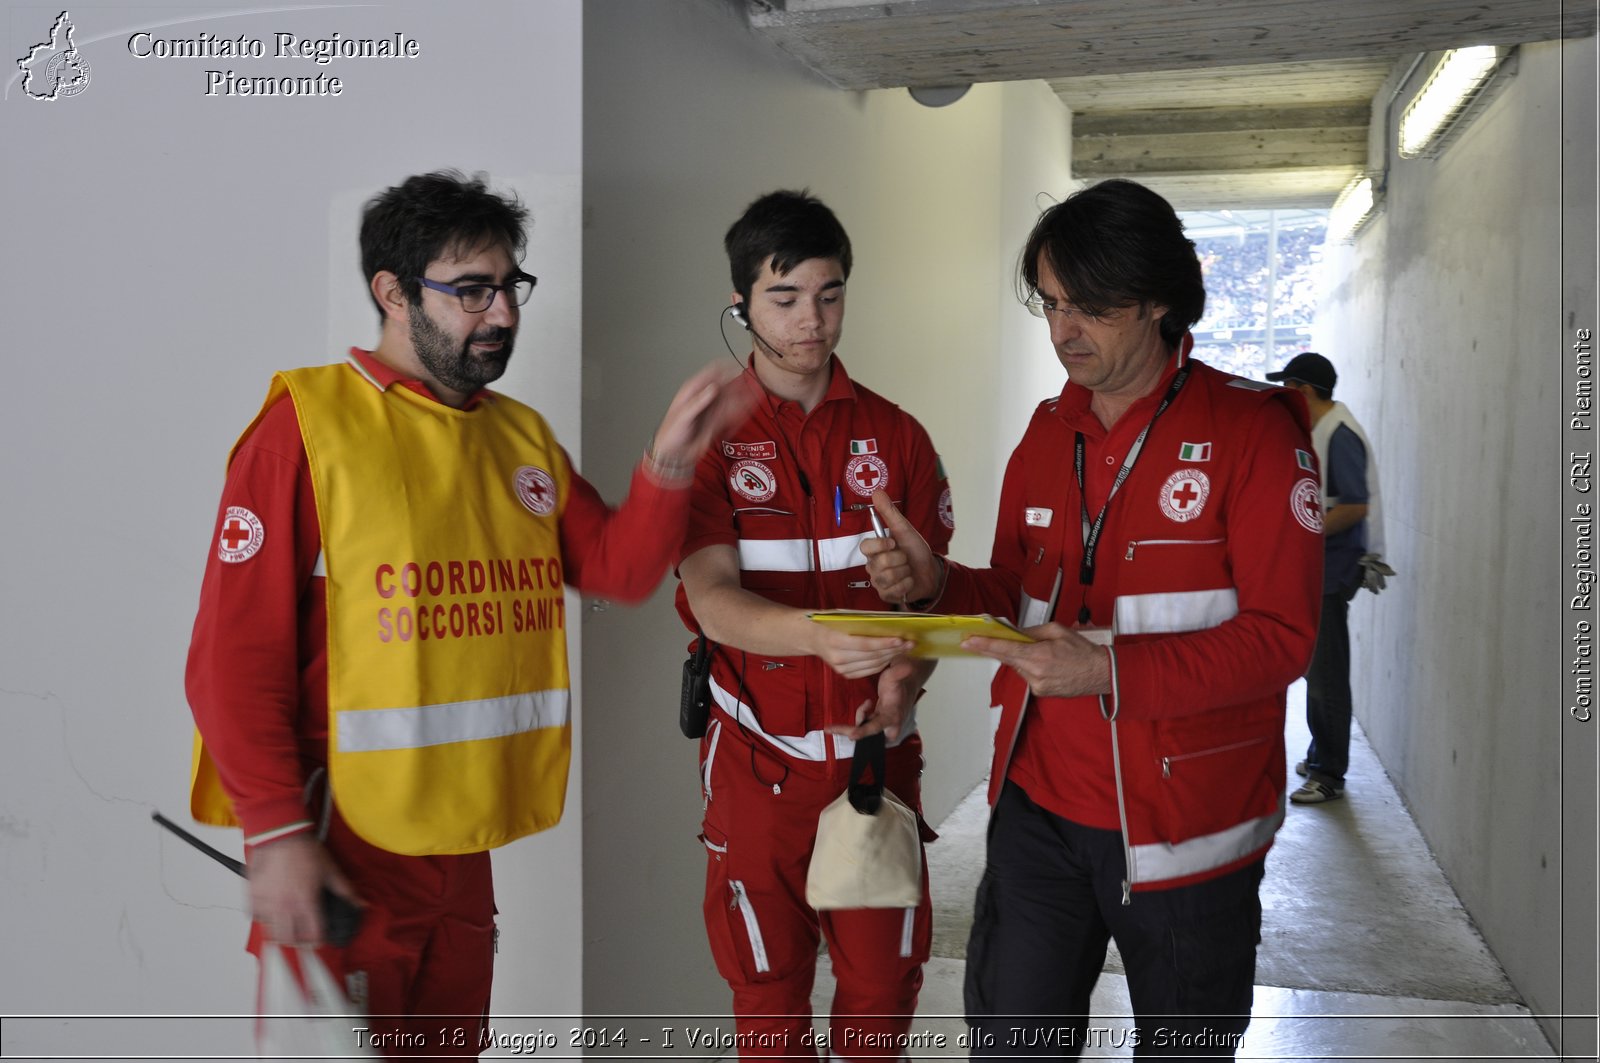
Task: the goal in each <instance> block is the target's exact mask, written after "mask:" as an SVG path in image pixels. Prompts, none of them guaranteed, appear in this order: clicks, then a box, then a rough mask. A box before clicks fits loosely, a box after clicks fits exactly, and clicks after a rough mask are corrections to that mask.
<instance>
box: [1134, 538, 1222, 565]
mask: <svg viewBox="0 0 1600 1063" xmlns="http://www.w3.org/2000/svg"><path fill="white" fill-rule="evenodd" d="M1222 542H1227V540H1226V539H1221V538H1217V539H1133V540H1131V541H1130V542H1129V543H1128V552H1127V553H1126V554H1124V555H1123V558H1122V560H1124V561H1132V560H1133V552H1134V550H1135V549H1137V548H1138V547H1141V546H1216V545H1217V544H1218V543H1222Z"/></svg>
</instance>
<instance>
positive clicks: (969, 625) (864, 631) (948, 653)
mask: <svg viewBox="0 0 1600 1063" xmlns="http://www.w3.org/2000/svg"><path fill="white" fill-rule="evenodd" d="M808 615H809V616H810V618H811V619H812V620H814V621H816V622H817V623H819V624H826V625H828V626H829V627H834V628H838V629H839V630H840V631H843V632H845V633H846V634H848V635H870V636H873V637H876V638H895V637H898V638H903V639H912V640H914V641H915V642H916V646H915V648H913V649H912V650H911V656H913V657H972V656H976V655H975V654H972V653H968V652H967V651H966V650H964V649H962V648H961V640H962V639H964V638H966V637H967V636H968V635H982V636H983V637H984V638H990V639H1009V640H1010V641H1012V642H1032V641H1033V639H1031V638H1029V637H1028V636H1027V635H1024V634H1023V633H1022V632H1021V631H1018V630H1017V628H1016V627H1015V626H1014V625H1013V624H1012V623H1011V622H1010V621H1009V620H1002V619H1000V618H998V617H993V616H989V615H988V614H983V615H981V616H961V615H948V616H947V615H942V614H938V613H892V612H882V613H875V612H870V611H856V610H850V609H841V610H837V611H835V612H828V613H810V614H808Z"/></svg>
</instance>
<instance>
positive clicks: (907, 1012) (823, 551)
mask: <svg viewBox="0 0 1600 1063" xmlns="http://www.w3.org/2000/svg"><path fill="white" fill-rule="evenodd" d="M724 244H725V247H726V249H727V252H728V260H729V266H730V268H731V270H732V275H733V286H734V293H733V306H731V307H730V308H729V311H728V313H729V316H730V317H732V318H733V319H734V320H735V321H736V322H738V323H739V324H741V325H743V326H744V327H745V328H746V329H747V330H748V331H749V332H750V333H751V345H752V349H751V353H750V359H749V363H748V366H747V368H746V373H747V374H748V375H749V377H750V378H751V379H753V380H754V381H755V382H756V383H758V384H759V385H760V389H761V391H762V397H761V398H760V399H759V400H758V401H757V404H756V408H755V411H754V412H753V413H752V415H751V417H750V419H749V420H748V421H747V422H746V423H745V424H744V425H743V426H742V427H741V428H739V429H738V430H737V431H735V432H731V433H729V434H728V435H726V436H724V437H723V438H722V439H721V441H720V442H718V443H716V444H714V445H713V446H712V447H711V449H710V450H709V451H708V452H707V453H706V454H705V456H704V457H702V458H701V460H700V463H699V465H698V467H697V469H696V472H695V484H694V489H693V506H692V511H691V516H690V520H689V531H688V534H687V537H686V538H685V540H684V543H683V547H682V549H681V551H680V555H679V557H680V560H679V563H678V573H679V576H680V577H681V579H682V581H683V582H682V585H681V586H680V587H679V590H678V611H679V613H680V615H681V616H682V617H683V620H684V623H685V624H686V625H687V626H688V627H689V628H690V630H692V631H695V632H697V633H701V637H703V638H704V639H707V640H709V641H710V642H711V643H713V644H715V650H714V652H713V656H712V664H711V697H712V709H711V719H710V722H709V725H708V727H707V730H706V733H705V736H704V737H703V738H702V739H701V747H700V761H701V787H702V791H703V794H702V796H703V799H704V806H705V823H704V831H703V834H702V838H703V840H704V842H705V847H706V856H707V874H706V896H705V920H706V932H707V934H708V936H709V938H710V944H711V951H712V954H713V956H714V957H715V959H716V962H717V969H718V971H720V972H721V974H722V976H723V977H724V978H726V979H727V980H728V984H729V985H730V986H731V987H732V989H733V1008H734V1014H735V1015H736V1017H737V1020H738V1046H739V1050H740V1053H739V1054H740V1057H741V1059H747V1060H748V1059H757V1058H772V1057H778V1056H787V1057H790V1058H793V1057H796V1056H810V1055H813V1054H815V1052H816V1048H817V1046H816V1045H815V1044H813V1043H812V1040H813V1039H812V1038H811V1037H810V1036H809V1035H810V1031H811V1020H810V1016H811V1005H810V1000H811V990H812V981H813V976H814V974H815V971H816V962H817V944H818V939H819V935H820V936H823V937H826V939H827V941H828V953H829V956H830V958H831V960H832V964H833V973H834V976H835V979H836V981H837V985H838V988H837V991H836V993H835V995H834V999H833V1009H832V1010H833V1019H832V1024H831V1027H830V1031H829V1040H828V1044H827V1045H825V1046H823V1047H825V1048H826V1049H827V1052H826V1053H825V1054H831V1055H833V1056H838V1057H841V1058H870V1057H881V1056H888V1057H899V1056H901V1055H903V1054H904V1049H903V1044H904V1036H905V1035H906V1033H907V1032H908V1030H909V1028H910V1024H911V1016H912V1013H913V1012H914V1011H915V1010H916V1002H917V993H918V990H919V989H920V988H921V985H922V964H923V962H924V960H926V959H927V956H928V947H929V942H930V938H931V933H932V929H931V917H930V905H929V900H928V890H927V874H926V866H924V873H923V889H922V898H921V901H920V903H919V904H918V905H917V906H916V907H914V908H905V909H890V908H871V909H854V910H843V911H825V912H818V911H815V910H813V909H812V908H811V907H809V906H808V905H807V904H806V901H805V892H806V891H805V884H806V874H807V869H808V866H809V862H810V857H811V852H812V847H813V843H814V839H815V836H816V829H817V816H818V814H819V813H820V812H821V811H822V809H823V808H825V807H826V806H827V805H828V804H829V803H830V802H831V801H833V800H834V799H835V798H836V797H838V796H839V795H840V794H841V793H842V792H843V791H844V790H845V788H846V786H847V785H848V783H849V780H850V770H851V760H852V755H853V753H854V746H855V742H856V740H858V739H864V738H866V737H868V736H869V735H872V734H875V733H878V732H882V733H883V734H884V735H885V738H886V741H887V743H888V747H889V748H888V751H887V758H886V760H887V764H886V769H885V776H886V778H885V779H884V780H882V781H883V782H884V783H885V784H886V785H887V788H888V789H889V790H890V791H891V792H893V793H894V794H895V795H896V796H898V797H899V798H900V799H901V800H902V801H904V802H905V803H906V804H907V805H908V806H910V807H911V808H913V809H917V808H919V793H920V785H919V782H918V777H919V775H920V774H921V766H922V758H921V741H920V738H919V737H918V735H917V733H916V726H915V720H914V717H913V715H912V713H911V705H912V703H914V702H915V700H916V697H917V694H918V691H919V689H920V686H921V684H922V682H923V680H924V679H925V678H926V677H927V675H928V673H929V672H930V671H931V666H930V665H928V664H927V663H926V662H914V661H912V660H910V659H909V658H907V657H906V656H905V651H906V650H907V649H908V648H909V647H910V643H908V642H905V641H903V640H900V639H894V638H864V637H858V636H852V635H845V634H842V633H839V632H837V631H834V630H831V629H828V628H825V627H823V626H822V625H820V624H815V623H813V622H811V621H810V620H808V619H807V613H810V612H814V611H816V610H823V609H879V608H882V605H881V603H880V602H879V600H878V596H877V594H876V592H874V590H873V589H872V585H871V583H870V582H869V580H868V578H867V574H866V569H865V564H866V559H865V557H864V556H863V555H862V553H861V551H860V543H861V541H862V540H863V539H865V538H868V537H870V536H872V535H874V534H875V533H874V531H873V528H872V517H871V498H872V493H873V491H874V490H883V491H886V492H888V494H889V495H890V496H891V497H893V498H894V499H895V500H896V501H897V503H898V504H899V505H901V506H902V507H903V509H904V512H905V513H906V515H907V517H908V518H909V519H910V520H911V521H912V522H913V523H914V524H915V525H916V527H917V528H918V530H919V531H920V532H921V533H922V535H923V536H925V537H926V538H927V539H928V540H929V541H930V542H934V543H937V544H939V546H938V547H937V549H939V550H940V551H941V552H942V551H943V549H944V548H945V547H946V546H947V545H948V543H949V541H950V534H951V532H952V531H953V530H954V527H955V523H954V520H953V518H952V516H951V508H950V491H949V488H948V485H947V484H946V482H945V477H944V471H943V469H942V468H941V466H940V463H939V459H938V456H937V454H936V453H935V451H934V449H933V444H932V442H931V441H930V440H929V438H928V434H927V432H926V431H925V430H924V429H923V428H922V426H921V425H920V424H918V423H917V422H916V420H915V419H913V418H912V417H911V416H910V415H909V414H907V413H905V412H904V411H902V410H901V409H900V408H899V407H897V406H895V405H894V404H893V403H891V402H889V401H888V400H887V399H884V398H882V397H880V396H879V395H877V394H876V393H874V392H872V391H869V390H868V389H866V388H864V387H862V386H861V385H860V384H858V383H856V382H855V381H854V380H852V379H851V377H850V375H849V374H848V373H847V372H846V371H845V368H844V365H843V363H841V362H840V361H839V358H838V357H837V355H836V354H835V353H834V348H835V347H836V346H837V345H838V342H839V336H840V332H841V328H842V325H843V320H844V297H845V281H846V279H847V278H848V277H849V275H850V265H851V254H850V240H849V237H848V236H847V235H846V234H845V231H844V228H843V227H842V226H841V225H840V224H839V221H838V219H837V218H836V217H834V214H833V212H832V211H831V210H829V209H828V208H827V207H826V206H825V205H823V204H822V203H821V202H819V201H818V200H816V199H815V198H813V197H811V196H809V195H807V194H806V193H804V192H773V193H771V194H769V195H765V196H762V197H761V198H759V199H757V200H756V201H755V202H754V203H752V204H751V205H750V207H749V209H747V210H746V211H745V213H744V215H743V216H742V217H741V218H740V219H739V220H738V221H737V222H735V223H734V225H733V227H732V228H730V229H729V230H728V233H727V236H726V239H725V241H724ZM924 836H925V837H931V832H927V831H926V828H925V827H924Z"/></svg>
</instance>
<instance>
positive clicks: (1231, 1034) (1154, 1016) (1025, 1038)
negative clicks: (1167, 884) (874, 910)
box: [966, 781, 1265, 1059]
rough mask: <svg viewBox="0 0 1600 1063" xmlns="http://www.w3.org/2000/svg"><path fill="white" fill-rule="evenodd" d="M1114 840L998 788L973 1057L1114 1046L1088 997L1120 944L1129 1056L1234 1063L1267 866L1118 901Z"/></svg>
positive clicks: (1120, 871) (1114, 835)
mask: <svg viewBox="0 0 1600 1063" xmlns="http://www.w3.org/2000/svg"><path fill="white" fill-rule="evenodd" d="M1125 866H1126V860H1125V858H1124V855H1123V850H1122V837H1121V835H1120V834H1119V833H1118V832H1117V831H1108V830H1098V829H1095V828H1092V827H1085V826H1082V825H1080V824H1077V823H1073V822H1072V821H1070V820H1066V819H1063V818H1061V817H1060V816H1057V815H1055V814H1054V813H1051V812H1048V811H1046V810H1044V809H1042V808H1040V807H1039V806H1038V805H1036V804H1034V803H1033V801H1031V800H1030V799H1029V798H1028V795H1027V794H1026V793H1024V792H1023V791H1022V789H1021V788H1020V787H1018V786H1017V785H1016V784H1015V783H1012V782H1009V781H1008V782H1007V783H1006V784H1005V786H1004V789H1003V790H1002V791H1001V794H1000V800H999V802H998V803H997V804H996V806H995V809H994V814H993V816H992V818H991V819H990V821H989V844H988V866H987V867H986V868H985V870H984V874H983V880H982V882H981V883H980V884H979V886H978V898H977V904H976V906H975V909H974V912H973V924H972V934H971V937H970V938H969V940H968V943H967V973H966V1011H967V1023H968V1025H970V1026H971V1027H972V1031H971V1039H972V1054H973V1055H974V1056H1000V1057H1005V1056H1029V1057H1040V1056H1043V1057H1049V1058H1056V1059H1075V1058H1077V1057H1078V1055H1079V1054H1080V1053H1081V1052H1082V1051H1083V1049H1084V1047H1085V1046H1086V1045H1100V1046H1104V1047H1122V1046H1123V1045H1124V1044H1125V1043H1126V1042H1125V1041H1124V1040H1119V1039H1113V1038H1122V1037H1125V1036H1126V1034H1125V1033H1123V1034H1117V1035H1113V1034H1112V1033H1111V1032H1110V1031H1109V1030H1106V1029H1098V1030H1091V1029H1090V1028H1089V1025H1088V1019H1089V996H1090V993H1091V991H1092V990H1093V989H1094V984H1095V982H1096V980H1097V979H1098V978H1099V977H1100V969H1101V968H1102V967H1103V966H1104V965H1105V959H1106V944H1107V942H1108V941H1109V940H1111V939H1115V940H1116V942H1117V948H1118V950H1119V951H1120V952H1121V954H1122V960H1123V964H1124V966H1125V968H1126V970H1127V976H1128V993H1129V996H1130V997H1131V999H1132V1003H1133V1011H1134V1016H1135V1028H1134V1032H1133V1040H1134V1041H1135V1045H1134V1052H1133V1055H1134V1058H1135V1059H1151V1058H1158V1057H1159V1058H1162V1059H1172V1058H1179V1059H1231V1058H1233V1056H1234V1054H1235V1052H1236V1051H1237V1050H1238V1047H1239V1041H1240V1040H1241V1039H1242V1038H1243V1036H1244V1031H1245V1028H1246V1027H1247V1026H1248V1025H1249V1024H1250V1002H1251V998H1252V993H1253V986H1254V981H1255V964H1256V946H1257V945H1258V944H1260V941H1261V900H1260V896H1259V890H1260V886H1261V877H1262V873H1263V871H1264V868H1265V858H1262V859H1261V860H1257V861H1256V862H1254V863H1252V864H1250V865H1248V866H1246V867H1244V868H1241V869H1239V870H1237V871H1234V872H1231V873H1230V874H1227V875H1224V876H1222V877H1220V878H1216V879H1211V880H1209V881H1206V882H1202V883H1199V884H1197V885H1193V886H1184V887H1180V888H1177V889H1168V890H1144V891H1139V892H1136V893H1134V894H1133V895H1132V899H1131V902H1130V903H1129V904H1126V905H1124V904H1123V903H1122V879H1123V876H1124V873H1125V872H1124V868H1125Z"/></svg>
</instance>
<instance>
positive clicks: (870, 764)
mask: <svg viewBox="0 0 1600 1063" xmlns="http://www.w3.org/2000/svg"><path fill="white" fill-rule="evenodd" d="M887 750H888V743H887V742H886V741H885V740H884V737H883V732H882V731H880V732H878V733H877V734H875V735H870V736H868V737H866V738H862V739H858V740H857V741H856V752H855V756H853V757H852V758H851V759H850V806H851V807H852V808H854V809H855V810H856V811H857V812H860V813H861V814H862V815H863V816H873V815H877V812H878V805H879V804H881V803H882V801H883V773H884V770H885V766H886V764H887V762H888V756H887ZM868 774H871V776H872V781H871V782H864V781H862V780H863V779H864V778H865V777H866V776H867V775H868Z"/></svg>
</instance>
